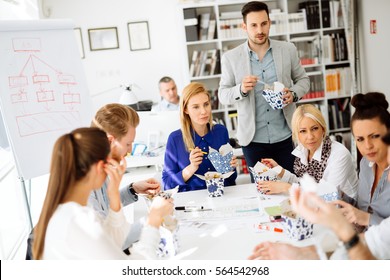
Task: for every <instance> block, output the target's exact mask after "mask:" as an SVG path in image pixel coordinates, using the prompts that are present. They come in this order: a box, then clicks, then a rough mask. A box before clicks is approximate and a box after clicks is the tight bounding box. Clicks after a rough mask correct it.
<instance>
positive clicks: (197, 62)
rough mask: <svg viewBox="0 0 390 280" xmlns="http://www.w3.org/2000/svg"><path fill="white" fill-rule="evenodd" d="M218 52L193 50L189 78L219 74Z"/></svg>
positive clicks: (216, 50)
mask: <svg viewBox="0 0 390 280" xmlns="http://www.w3.org/2000/svg"><path fill="white" fill-rule="evenodd" d="M219 63H220V62H219V50H218V49H210V50H201V51H198V50H194V51H193V53H192V58H191V64H190V69H189V72H190V77H201V76H210V75H215V74H218V73H219V71H220V70H219V69H220V66H219Z"/></svg>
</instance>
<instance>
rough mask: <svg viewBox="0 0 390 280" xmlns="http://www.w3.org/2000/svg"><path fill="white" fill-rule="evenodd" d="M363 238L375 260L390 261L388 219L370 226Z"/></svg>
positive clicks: (389, 222)
mask: <svg viewBox="0 0 390 280" xmlns="http://www.w3.org/2000/svg"><path fill="white" fill-rule="evenodd" d="M364 238H365V239H366V243H367V247H368V248H369V249H370V251H371V253H372V255H373V256H374V257H375V258H377V259H379V260H388V259H390V218H386V219H384V220H383V221H382V222H381V223H380V224H379V225H374V226H370V227H369V228H368V230H367V231H366V232H365V233H364Z"/></svg>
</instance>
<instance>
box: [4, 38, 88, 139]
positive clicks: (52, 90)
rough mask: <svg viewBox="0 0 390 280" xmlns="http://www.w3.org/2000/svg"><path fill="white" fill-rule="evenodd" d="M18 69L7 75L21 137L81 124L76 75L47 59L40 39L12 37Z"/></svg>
mask: <svg viewBox="0 0 390 280" xmlns="http://www.w3.org/2000/svg"><path fill="white" fill-rule="evenodd" d="M12 50H13V52H14V53H15V55H16V58H17V60H18V65H20V67H19V70H18V71H19V72H18V73H15V74H12V75H9V76H8V87H9V90H10V92H9V94H10V101H11V104H12V106H15V108H13V109H14V111H15V112H17V113H16V115H15V116H16V117H15V118H16V122H17V126H18V131H19V135H20V136H21V137H25V136H29V135H34V134H38V133H45V132H50V131H57V130H59V129H61V130H64V129H65V130H66V129H67V128H73V127H75V126H77V124H79V123H80V118H81V117H80V112H79V110H80V104H81V102H82V99H81V94H80V92H79V87H78V82H77V78H76V76H75V75H74V74H72V73H65V72H64V71H62V70H60V69H58V67H55V66H53V65H52V63H50V61H48V60H49V59H48V58H46V56H45V48H44V46H43V43H42V40H41V39H40V38H13V39H12Z"/></svg>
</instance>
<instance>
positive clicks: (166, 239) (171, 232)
mask: <svg viewBox="0 0 390 280" xmlns="http://www.w3.org/2000/svg"><path fill="white" fill-rule="evenodd" d="M159 231H160V243H159V245H158V248H157V256H158V257H160V258H166V257H173V256H175V255H177V253H178V252H179V239H178V233H177V232H178V222H177V220H176V218H175V217H173V216H167V217H164V222H163V225H162V226H161V227H160V228H159Z"/></svg>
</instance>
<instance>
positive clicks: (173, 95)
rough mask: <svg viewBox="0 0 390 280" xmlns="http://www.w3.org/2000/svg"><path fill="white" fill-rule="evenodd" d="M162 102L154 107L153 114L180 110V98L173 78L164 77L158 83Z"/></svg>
mask: <svg viewBox="0 0 390 280" xmlns="http://www.w3.org/2000/svg"><path fill="white" fill-rule="evenodd" d="M158 87H159V89H160V95H161V101H160V102H159V103H158V104H157V105H154V106H153V107H152V112H159V111H175V110H179V101H180V97H179V95H177V87H176V83H175V81H174V80H173V79H172V78H171V77H162V78H161V79H160V81H159V82H158Z"/></svg>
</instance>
